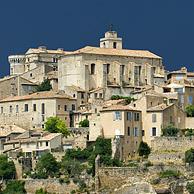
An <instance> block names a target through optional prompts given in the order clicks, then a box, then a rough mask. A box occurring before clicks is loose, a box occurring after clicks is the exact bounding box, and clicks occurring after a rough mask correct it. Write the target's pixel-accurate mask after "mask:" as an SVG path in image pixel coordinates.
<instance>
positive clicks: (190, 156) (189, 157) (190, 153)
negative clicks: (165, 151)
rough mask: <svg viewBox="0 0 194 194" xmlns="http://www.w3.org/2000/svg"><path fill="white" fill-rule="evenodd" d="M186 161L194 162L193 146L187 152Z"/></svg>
mask: <svg viewBox="0 0 194 194" xmlns="http://www.w3.org/2000/svg"><path fill="white" fill-rule="evenodd" d="M185 162H186V163H189V164H190V163H193V162H194V149H193V148H191V149H190V150H187V151H186V152H185Z"/></svg>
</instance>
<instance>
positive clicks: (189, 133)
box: [185, 129, 194, 137]
mask: <svg viewBox="0 0 194 194" xmlns="http://www.w3.org/2000/svg"><path fill="white" fill-rule="evenodd" d="M185 136H189V137H190V136H194V129H186V131H185Z"/></svg>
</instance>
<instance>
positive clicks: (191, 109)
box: [185, 105, 194, 117]
mask: <svg viewBox="0 0 194 194" xmlns="http://www.w3.org/2000/svg"><path fill="white" fill-rule="evenodd" d="M185 112H186V113H187V117H194V105H188V106H186V108H185Z"/></svg>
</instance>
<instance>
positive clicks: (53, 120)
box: [45, 117, 70, 137]
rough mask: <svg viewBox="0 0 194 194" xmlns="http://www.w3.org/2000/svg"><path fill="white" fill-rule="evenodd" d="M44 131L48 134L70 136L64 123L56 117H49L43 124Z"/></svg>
mask: <svg viewBox="0 0 194 194" xmlns="http://www.w3.org/2000/svg"><path fill="white" fill-rule="evenodd" d="M45 130H46V131H49V132H50V133H62V134H63V135H64V136H65V137H67V136H68V135H70V132H69V130H68V129H67V127H66V124H65V122H64V121H63V120H61V119H60V118H58V117H49V118H48V119H47V121H46V123H45Z"/></svg>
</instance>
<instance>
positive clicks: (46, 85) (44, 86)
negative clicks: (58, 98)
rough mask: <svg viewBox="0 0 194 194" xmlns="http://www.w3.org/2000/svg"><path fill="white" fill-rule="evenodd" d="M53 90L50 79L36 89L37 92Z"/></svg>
mask: <svg viewBox="0 0 194 194" xmlns="http://www.w3.org/2000/svg"><path fill="white" fill-rule="evenodd" d="M51 89H52V86H51V84H50V81H49V80H48V79H45V80H44V81H43V82H42V83H41V84H40V85H38V86H37V87H36V91H37V92H42V91H50V90H51Z"/></svg>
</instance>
